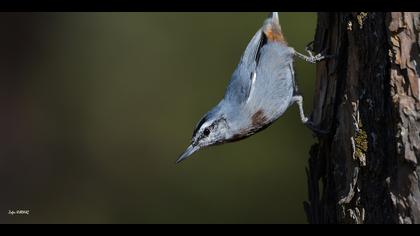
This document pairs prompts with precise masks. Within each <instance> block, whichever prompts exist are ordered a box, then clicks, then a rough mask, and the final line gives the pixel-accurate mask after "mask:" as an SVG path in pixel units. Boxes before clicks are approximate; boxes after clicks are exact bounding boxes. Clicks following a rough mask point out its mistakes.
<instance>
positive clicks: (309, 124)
mask: <svg viewBox="0 0 420 236" xmlns="http://www.w3.org/2000/svg"><path fill="white" fill-rule="evenodd" d="M305 125H306V127H308V128H309V129H310V130H312V131H313V132H314V133H315V134H316V135H318V136H321V135H327V134H329V133H330V131H331V129H322V128H319V126H317V125H315V124H314V123H313V122H312V120H308V121H307V122H305Z"/></svg>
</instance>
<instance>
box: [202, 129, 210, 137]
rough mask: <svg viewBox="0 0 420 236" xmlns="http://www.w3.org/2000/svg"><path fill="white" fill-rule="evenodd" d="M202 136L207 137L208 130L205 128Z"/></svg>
mask: <svg viewBox="0 0 420 236" xmlns="http://www.w3.org/2000/svg"><path fill="white" fill-rule="evenodd" d="M203 134H204V136H209V134H210V130H209V129H208V128H205V129H204V131H203Z"/></svg>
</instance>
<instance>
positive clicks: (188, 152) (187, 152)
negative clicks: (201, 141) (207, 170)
mask: <svg viewBox="0 0 420 236" xmlns="http://www.w3.org/2000/svg"><path fill="white" fill-rule="evenodd" d="M198 149H200V148H199V147H198V146H194V145H193V144H191V145H190V146H188V148H187V150H185V152H184V153H182V155H181V156H180V157H179V158H178V160H176V164H178V163H180V162H181V161H183V160H185V159H187V158H188V157H189V156H191V155H192V154H193V153H194V152H196V151H197V150H198Z"/></svg>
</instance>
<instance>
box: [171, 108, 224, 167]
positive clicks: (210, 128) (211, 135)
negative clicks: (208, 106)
mask: <svg viewBox="0 0 420 236" xmlns="http://www.w3.org/2000/svg"><path fill="white" fill-rule="evenodd" d="M229 133H230V132H229V125H228V123H227V120H226V118H225V117H224V116H223V114H222V113H220V112H217V109H213V110H212V111H210V112H209V113H207V114H206V115H205V116H203V117H202V118H201V120H200V121H199V122H198V124H197V125H196V127H195V129H194V132H193V135H192V139H191V144H190V145H189V146H188V148H187V149H186V150H185V151H184V153H182V154H181V156H180V157H179V158H178V160H177V161H176V163H179V162H181V161H183V160H185V159H187V158H188V157H189V156H191V155H192V154H193V153H194V152H196V151H198V150H200V149H202V148H204V147H209V146H212V145H216V144H221V143H224V142H226V141H227V139H228V137H229Z"/></svg>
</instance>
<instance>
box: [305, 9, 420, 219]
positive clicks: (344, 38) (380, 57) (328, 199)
mask: <svg viewBox="0 0 420 236" xmlns="http://www.w3.org/2000/svg"><path fill="white" fill-rule="evenodd" d="M419 17H420V14H419V13H406V12H405V13H373V12H372V13H371V12H368V13H366V12H358V13H319V14H318V25H317V31H316V35H315V41H314V42H315V45H314V46H315V51H323V50H326V51H325V52H326V53H327V54H331V55H335V57H333V58H330V59H328V60H325V61H323V62H320V63H319V64H318V65H317V80H316V94H315V98H316V99H314V104H313V106H314V107H313V113H312V119H313V121H314V123H315V124H318V125H319V126H320V127H322V128H324V129H329V130H330V132H329V133H328V134H326V135H318V143H316V144H314V145H313V146H312V148H311V151H310V158H309V166H308V169H307V173H308V192H309V198H308V201H307V202H305V203H304V207H305V211H306V214H307V217H308V221H309V222H310V223H420V181H419V175H420V167H419V162H420V123H419V120H420V102H419V98H420V95H419V73H420V67H419V65H418V63H420V61H419V57H420V55H419V52H420V50H419V49H420V18H419Z"/></svg>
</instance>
